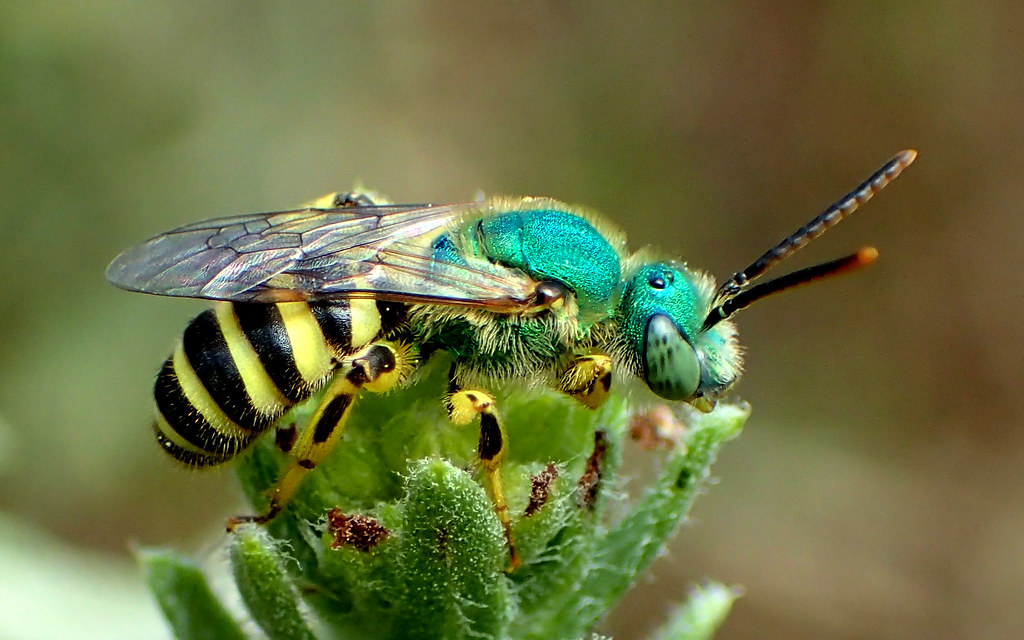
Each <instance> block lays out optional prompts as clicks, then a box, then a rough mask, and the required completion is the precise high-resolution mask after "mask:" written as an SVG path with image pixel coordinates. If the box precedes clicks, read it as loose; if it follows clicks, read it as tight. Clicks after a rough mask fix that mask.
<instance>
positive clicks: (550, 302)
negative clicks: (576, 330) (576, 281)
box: [533, 280, 569, 309]
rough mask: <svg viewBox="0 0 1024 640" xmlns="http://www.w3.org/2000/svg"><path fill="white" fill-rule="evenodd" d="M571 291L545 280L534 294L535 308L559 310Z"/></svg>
mask: <svg viewBox="0 0 1024 640" xmlns="http://www.w3.org/2000/svg"><path fill="white" fill-rule="evenodd" d="M567 295H569V290H568V289H566V288H565V287H564V286H562V284H560V283H558V282H552V281H551V280H545V281H544V282H541V283H540V284H538V285H537V288H536V290H535V291H534V294H533V306H534V307H536V308H540V309H559V308H561V307H562V305H564V304H565V298H566V296H567Z"/></svg>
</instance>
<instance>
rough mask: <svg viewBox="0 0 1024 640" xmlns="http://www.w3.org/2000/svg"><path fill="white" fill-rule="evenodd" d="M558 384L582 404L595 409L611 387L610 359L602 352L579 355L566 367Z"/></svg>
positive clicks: (602, 401) (563, 390)
mask: <svg viewBox="0 0 1024 640" xmlns="http://www.w3.org/2000/svg"><path fill="white" fill-rule="evenodd" d="M558 386H559V389H561V390H562V392H563V393H565V394H568V395H570V396H572V397H573V398H576V399H577V400H579V401H580V402H581V403H582V404H583V405H584V406H586V407H588V408H590V409H596V408H598V407H600V406H601V405H602V404H604V401H605V400H607V399H608V393H609V392H610V391H611V388H612V359H611V358H609V357H608V356H606V355H604V354H594V355H587V356H580V357H578V358H576V359H575V360H573V361H572V362H571V363H570V364H569V366H568V368H566V370H565V373H563V374H562V377H561V378H560V379H559V381H558Z"/></svg>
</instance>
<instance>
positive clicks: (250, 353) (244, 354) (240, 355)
mask: <svg viewBox="0 0 1024 640" xmlns="http://www.w3.org/2000/svg"><path fill="white" fill-rule="evenodd" d="M215 309H216V314H217V322H218V323H219V324H220V330H221V333H223V334H224V340H225V342H227V344H228V351H229V352H230V353H231V359H232V360H233V361H234V362H235V367H237V368H238V373H239V375H241V376H242V383H243V384H245V390H246V391H247V392H248V393H249V398H251V399H252V404H253V406H254V407H256V411H258V412H259V413H262V414H264V415H277V414H278V413H280V412H281V410H282V409H283V408H285V407H287V406H288V405H289V404H291V403H290V402H288V400H287V399H286V398H285V397H284V396H283V395H282V394H281V390H280V389H278V388H277V385H276V384H274V381H273V380H272V379H271V378H270V374H268V373H267V370H266V369H265V368H264V367H263V364H262V363H261V362H260V357H259V355H258V354H257V353H256V349H254V348H253V346H252V344H251V343H250V342H249V339H248V338H246V337H245V333H243V332H242V325H241V324H239V322H238V316H237V315H235V311H234V307H233V306H232V305H231V304H230V303H228V302H221V303H219V304H217V306H216V307H215Z"/></svg>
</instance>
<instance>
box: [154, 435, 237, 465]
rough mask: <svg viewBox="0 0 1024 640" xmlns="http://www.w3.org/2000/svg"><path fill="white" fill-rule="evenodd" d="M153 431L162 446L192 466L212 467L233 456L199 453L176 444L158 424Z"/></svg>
mask: <svg viewBox="0 0 1024 640" xmlns="http://www.w3.org/2000/svg"><path fill="white" fill-rule="evenodd" d="M153 431H154V433H156V441H157V443H159V444H160V448H161V449H163V450H164V451H166V452H167V453H168V454H169V455H170V456H171V457H172V458H174V459H175V460H177V461H178V462H181V463H182V464H186V465H188V466H190V467H196V468H202V467H212V466H214V465H218V464H221V463H223V462H224V461H225V460H227V459H228V458H230V457H231V456H225V455H221V456H212V455H208V454H205V453H199V452H198V451H192V450H191V449H186V448H185V447H181V446H178V445H176V444H174V442H173V441H171V440H170V439H169V438H168V437H167V436H165V435H164V433H163V432H162V431H160V427H159V426H158V425H156V424H154V425H153Z"/></svg>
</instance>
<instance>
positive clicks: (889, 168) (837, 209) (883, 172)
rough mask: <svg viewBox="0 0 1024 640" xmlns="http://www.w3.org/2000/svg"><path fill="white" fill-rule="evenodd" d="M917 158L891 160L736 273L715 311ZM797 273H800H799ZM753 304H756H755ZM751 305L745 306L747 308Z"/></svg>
mask: <svg viewBox="0 0 1024 640" xmlns="http://www.w3.org/2000/svg"><path fill="white" fill-rule="evenodd" d="M916 157H917V151H915V150H913V149H904V150H903V151H900V152H899V153H897V154H896V155H895V156H893V158H892V159H891V160H889V162H886V163H885V164H884V165H883V166H882V168H881V169H879V170H878V171H876V172H874V173H873V174H871V177H870V178H868V179H867V180H865V181H864V182H862V183H861V184H860V185H859V186H858V187H857V188H856V189H854V190H853V191H851V192H850V193H848V194H846V195H845V196H843V197H842V198H840V199H839V200H837V201H836V202H835V203H834V204H833V205H831V206H830V207H829V208H827V209H825V211H823V212H822V213H820V214H819V215H818V216H816V217H815V218H814V219H812V220H811V221H810V222H808V223H807V224H805V225H804V226H802V227H800V228H799V229H797V230H796V231H795V232H793V233H792V234H791V235H789V236H788V237H786V238H785V239H783V240H782V241H781V242H779V243H778V244H777V245H775V246H774V247H772V248H771V249H769V250H767V251H765V252H764V253H763V254H762V255H761V257H760V258H758V259H757V260H754V261H753V262H752V263H751V264H750V266H749V267H747V268H746V269H744V270H743V271H740V272H738V273H736V274H735V275H733V277H732V278H730V279H729V280H727V281H726V282H724V283H723V284H722V286H721V287H719V288H718V292H717V293H716V295H715V304H714V305H712V306H713V307H715V309H718V308H720V307H721V306H722V305H724V304H725V303H726V302H727V301H728V300H730V299H731V298H734V297H736V296H738V295H739V294H740V292H742V291H743V290H744V289H746V288H747V287H748V286H750V283H751V282H752V281H753V280H755V279H757V278H759V277H760V276H761V275H762V274H764V272H765V271H768V270H769V269H771V268H772V267H774V266H775V265H776V264H778V263H779V262H781V261H782V260H784V259H786V258H788V257H789V256H791V255H793V254H794V253H796V251H797V250H799V249H801V248H803V246H804V245H805V244H807V243H808V242H810V241H811V240H813V239H815V238H817V237H818V236H820V235H821V234H823V233H825V231H826V230H828V229H829V228H830V227H834V226H835V225H836V224H838V223H839V221H840V220H842V219H843V218H845V217H847V216H849V215H850V214H851V213H853V212H854V211H856V210H857V209H858V208H859V207H860V206H861V205H863V204H864V203H865V202H867V201H868V200H870V199H871V198H872V196H874V195H875V194H876V193H878V192H879V191H881V190H882V189H883V188H885V186H886V185H887V184H889V183H890V182H892V181H893V180H895V179H896V176H898V175H900V172H902V171H903V170H904V169H906V168H907V167H908V166H909V165H910V163H911V162H913V161H914V158H916ZM858 253H859V252H858ZM854 255H857V254H854ZM851 257H852V256H851ZM826 264H833V263H826ZM820 266H825V265H820ZM814 268H815V267H812V269H814ZM797 273H800V272H799V271H798V272H797ZM819 277H822V276H818V277H816V278H812V279H815V280H816V279H818V278H819ZM781 279H782V278H780V280H781ZM797 284H799V283H797ZM784 288H788V287H784ZM776 291H781V289H776ZM772 293H774V291H772ZM764 295H767V293H766V294H763V295H761V296H759V297H764ZM755 299H756V298H755ZM750 302H753V300H751V301H750ZM750 302H748V303H747V305H744V306H748V305H749V304H750ZM740 308H742V307H740ZM715 309H712V312H714V310H715ZM734 312H735V310H734ZM710 318H711V315H709V316H708V319H709V320H710ZM716 322H717V320H716Z"/></svg>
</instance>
